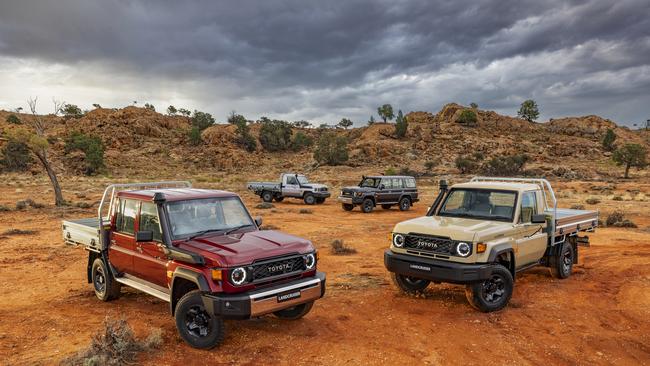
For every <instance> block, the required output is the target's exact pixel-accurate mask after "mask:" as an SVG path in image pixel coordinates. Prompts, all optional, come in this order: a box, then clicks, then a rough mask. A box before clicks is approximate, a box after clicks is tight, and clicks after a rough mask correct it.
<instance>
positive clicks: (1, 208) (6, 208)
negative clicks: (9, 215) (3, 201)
mask: <svg viewBox="0 0 650 366" xmlns="http://www.w3.org/2000/svg"><path fill="white" fill-rule="evenodd" d="M9 211H11V208H9V207H7V206H5V205H0V212H9Z"/></svg>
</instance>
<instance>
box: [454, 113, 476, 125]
mask: <svg viewBox="0 0 650 366" xmlns="http://www.w3.org/2000/svg"><path fill="white" fill-rule="evenodd" d="M456 121H457V122H458V123H462V124H464V125H467V126H474V125H476V122H477V121H478V117H476V112H474V111H473V110H471V109H465V110H463V111H462V112H460V115H459V116H458V119H457V120H456Z"/></svg>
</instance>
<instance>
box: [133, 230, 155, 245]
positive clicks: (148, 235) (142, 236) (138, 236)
mask: <svg viewBox="0 0 650 366" xmlns="http://www.w3.org/2000/svg"><path fill="white" fill-rule="evenodd" d="M135 241H137V242H143V241H144V242H147V241H153V231H138V232H136V233H135Z"/></svg>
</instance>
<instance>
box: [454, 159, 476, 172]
mask: <svg viewBox="0 0 650 366" xmlns="http://www.w3.org/2000/svg"><path fill="white" fill-rule="evenodd" d="M454 164H455V165H456V169H458V171H460V174H469V173H472V172H473V171H475V170H476V167H477V164H476V162H475V161H474V160H472V159H468V158H466V157H463V156H459V157H457V158H456V160H455V161H454Z"/></svg>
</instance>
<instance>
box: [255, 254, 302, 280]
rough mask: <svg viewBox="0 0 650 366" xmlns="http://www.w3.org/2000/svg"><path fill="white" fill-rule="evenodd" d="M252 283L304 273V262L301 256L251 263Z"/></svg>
mask: <svg viewBox="0 0 650 366" xmlns="http://www.w3.org/2000/svg"><path fill="white" fill-rule="evenodd" d="M251 267H252V268H251V273H252V274H253V277H252V280H253V282H260V281H264V280H266V279H270V278H275V277H278V276H280V277H285V275H290V274H296V273H300V272H302V271H304V270H305V269H306V268H305V260H304V259H303V257H302V256H301V255H299V256H292V257H285V258H280V259H274V260H269V261H264V262H258V263H253V265H252V266H251Z"/></svg>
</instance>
